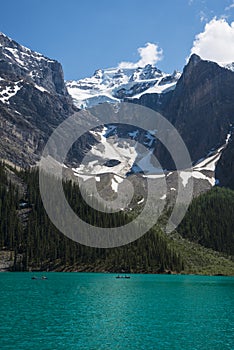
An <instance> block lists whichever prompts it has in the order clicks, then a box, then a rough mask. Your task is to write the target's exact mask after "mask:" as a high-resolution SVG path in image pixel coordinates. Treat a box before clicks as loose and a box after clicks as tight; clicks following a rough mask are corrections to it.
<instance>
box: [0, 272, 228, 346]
mask: <svg viewBox="0 0 234 350" xmlns="http://www.w3.org/2000/svg"><path fill="white" fill-rule="evenodd" d="M41 275H42V274H36V276H38V277H39V276H41ZM32 276H33V274H32V273H1V274H0V349H1V350H5V349H11V350H13V349H14V350H21V349H22V350H39V349H40V350H44V349H46V350H47V349H48V350H60V349H66V350H70V349H74V350H75V349H93V350H98V349H108V350H109V349H110V350H114V349H126V350H127V349H134V350H135V349H136V350H138V349H144V350H147V349H152V350H155V349H170V350H171V349H178V350H180V349H186V350H190V349H193V350H196V349H211V350H213V349H220V350H224V349H234V312H233V311H234V310H233V306H234V278H232V277H206V276H174V275H139V274H136V275H131V278H130V279H116V278H115V276H116V275H113V274H98V273H97V274H95V273H47V274H46V276H47V277H48V280H32V279H31V277H32Z"/></svg>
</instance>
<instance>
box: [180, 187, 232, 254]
mask: <svg viewBox="0 0 234 350" xmlns="http://www.w3.org/2000/svg"><path fill="white" fill-rule="evenodd" d="M178 232H179V233H180V234H181V235H182V236H183V237H186V238H188V239H189V240H191V241H194V242H197V243H199V244H201V245H204V246H205V247H207V248H212V249H214V250H217V251H220V252H225V253H227V254H230V255H234V191H232V190H230V189H226V188H219V187H216V188H214V189H212V190H211V191H209V192H207V193H205V194H202V195H200V196H199V197H198V198H195V199H194V200H193V202H192V204H191V205H190V207H189V210H188V212H187V215H186V216H185V218H184V220H183V221H182V223H181V225H180V226H179V228H178Z"/></svg>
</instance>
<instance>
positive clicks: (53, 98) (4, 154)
mask: <svg viewBox="0 0 234 350" xmlns="http://www.w3.org/2000/svg"><path fill="white" fill-rule="evenodd" d="M75 110H76V109H75V107H74V105H73V102H72V99H71V97H70V96H69V94H68V92H67V89H66V86H65V83H64V76H63V70H62V67H61V65H60V63H58V62H57V61H55V60H51V59H49V58H47V57H44V56H43V55H41V54H39V53H36V52H34V51H32V50H30V49H27V48H25V47H24V46H21V45H19V44H18V43H16V42H15V41H14V40H12V39H10V38H8V37H7V36H6V35H4V34H2V33H1V34H0V132H1V139H0V158H3V159H7V160H10V161H12V162H13V163H14V164H17V165H21V166H27V165H32V164H35V162H36V161H38V160H39V159H40V154H41V151H42V149H43V147H44V145H45V142H46V140H47V139H48V137H49V135H50V134H51V132H52V130H53V129H54V128H55V127H56V126H58V125H59V124H60V123H61V122H62V121H63V120H65V119H66V118H67V117H68V116H69V115H71V114H72V113H74V111H75Z"/></svg>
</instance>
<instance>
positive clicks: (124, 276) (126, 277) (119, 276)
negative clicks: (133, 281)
mask: <svg viewBox="0 0 234 350" xmlns="http://www.w3.org/2000/svg"><path fill="white" fill-rule="evenodd" d="M115 278H128V279H129V278H130V276H126V275H125V276H120V275H118V276H116V277H115Z"/></svg>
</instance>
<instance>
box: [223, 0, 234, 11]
mask: <svg viewBox="0 0 234 350" xmlns="http://www.w3.org/2000/svg"><path fill="white" fill-rule="evenodd" d="M233 8H234V1H233V2H232V4H231V5H229V6H227V7H226V8H225V11H230V10H231V9H233Z"/></svg>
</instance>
